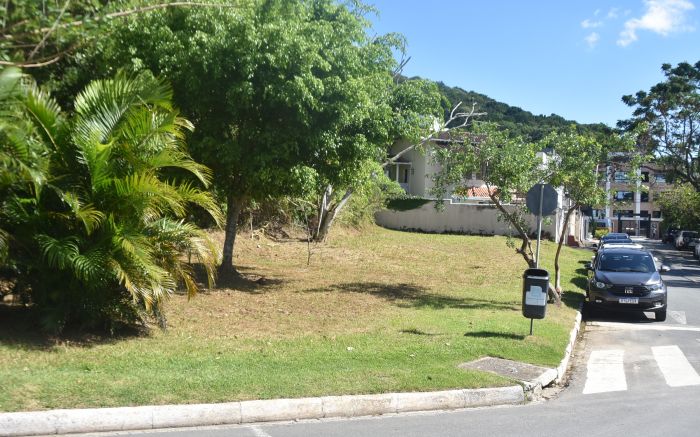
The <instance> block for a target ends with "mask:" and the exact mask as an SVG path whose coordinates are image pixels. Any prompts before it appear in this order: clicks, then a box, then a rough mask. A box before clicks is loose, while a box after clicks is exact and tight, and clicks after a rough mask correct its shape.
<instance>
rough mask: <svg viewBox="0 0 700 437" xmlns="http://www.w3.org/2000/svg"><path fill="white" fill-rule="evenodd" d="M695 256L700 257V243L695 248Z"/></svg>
mask: <svg viewBox="0 0 700 437" xmlns="http://www.w3.org/2000/svg"><path fill="white" fill-rule="evenodd" d="M693 256H695V258H700V244H696V245H695V247H694V248H693Z"/></svg>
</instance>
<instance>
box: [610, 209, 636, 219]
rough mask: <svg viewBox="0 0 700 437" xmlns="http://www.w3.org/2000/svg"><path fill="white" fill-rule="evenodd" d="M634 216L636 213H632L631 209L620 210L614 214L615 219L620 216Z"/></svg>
mask: <svg viewBox="0 0 700 437" xmlns="http://www.w3.org/2000/svg"><path fill="white" fill-rule="evenodd" d="M632 214H634V211H632V210H631V209H620V210H617V211H615V212H614V213H613V215H614V216H615V218H617V217H620V216H622V217H631V216H632Z"/></svg>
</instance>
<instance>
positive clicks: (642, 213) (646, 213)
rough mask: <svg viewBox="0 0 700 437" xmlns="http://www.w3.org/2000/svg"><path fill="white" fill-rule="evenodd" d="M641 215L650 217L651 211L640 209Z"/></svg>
mask: <svg viewBox="0 0 700 437" xmlns="http://www.w3.org/2000/svg"><path fill="white" fill-rule="evenodd" d="M639 216H640V217H649V211H639Z"/></svg>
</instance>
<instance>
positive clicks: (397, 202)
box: [386, 197, 430, 211]
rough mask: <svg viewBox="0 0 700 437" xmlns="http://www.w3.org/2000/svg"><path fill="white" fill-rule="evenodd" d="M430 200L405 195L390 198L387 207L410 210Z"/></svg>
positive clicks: (396, 209)
mask: <svg viewBox="0 0 700 437" xmlns="http://www.w3.org/2000/svg"><path fill="white" fill-rule="evenodd" d="M428 202H430V200H429V199H419V198H413V197H403V198H401V197H400V198H394V199H390V200H389V201H388V202H387V203H386V207H387V208H388V209H390V210H392V211H410V210H412V209H418V208H420V207H421V206H423V205H425V204H426V203H428Z"/></svg>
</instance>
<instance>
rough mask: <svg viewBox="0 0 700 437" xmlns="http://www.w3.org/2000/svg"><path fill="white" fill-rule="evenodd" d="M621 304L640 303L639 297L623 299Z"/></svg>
mask: <svg viewBox="0 0 700 437" xmlns="http://www.w3.org/2000/svg"><path fill="white" fill-rule="evenodd" d="M620 303H639V298H638V297H621V298H620Z"/></svg>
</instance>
